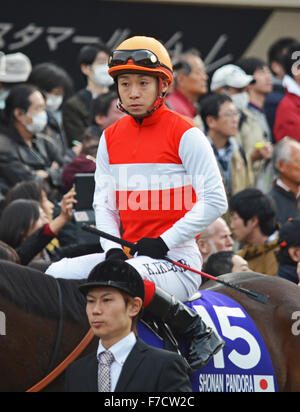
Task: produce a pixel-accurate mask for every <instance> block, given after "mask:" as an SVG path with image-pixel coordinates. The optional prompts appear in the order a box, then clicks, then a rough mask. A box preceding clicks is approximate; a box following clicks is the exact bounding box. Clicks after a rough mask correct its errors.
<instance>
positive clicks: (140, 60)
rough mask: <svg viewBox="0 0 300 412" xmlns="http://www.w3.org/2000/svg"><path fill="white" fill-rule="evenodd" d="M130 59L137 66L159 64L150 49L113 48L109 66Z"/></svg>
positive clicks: (156, 65) (152, 66)
mask: <svg viewBox="0 0 300 412" xmlns="http://www.w3.org/2000/svg"><path fill="white" fill-rule="evenodd" d="M130 59H131V60H132V61H133V62H134V63H135V64H136V65H137V66H141V67H148V68H155V67H159V66H164V67H166V66H165V65H163V64H161V63H160V61H159V59H158V57H157V56H156V54H155V53H153V52H152V51H150V50H142V49H139V50H115V51H114V52H113V53H112V55H111V56H110V59H109V63H108V65H109V67H110V68H111V67H115V66H122V65H125V64H127V62H128V60H130Z"/></svg>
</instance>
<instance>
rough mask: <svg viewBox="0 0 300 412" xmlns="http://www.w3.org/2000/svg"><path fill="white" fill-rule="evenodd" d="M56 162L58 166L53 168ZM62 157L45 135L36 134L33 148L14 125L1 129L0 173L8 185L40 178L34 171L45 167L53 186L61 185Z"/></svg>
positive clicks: (11, 185)
mask: <svg viewBox="0 0 300 412" xmlns="http://www.w3.org/2000/svg"><path fill="white" fill-rule="evenodd" d="M53 162H56V163H58V165H59V166H60V168H59V169H55V170H54V169H51V165H52V163H53ZM62 166H63V158H62V156H61V154H60V152H59V150H58V149H57V148H56V146H55V144H54V143H53V142H52V141H51V138H48V137H47V136H46V135H38V137H33V139H32V148H30V147H29V146H28V145H27V144H26V143H25V142H24V140H23V139H22V137H21V136H20V135H19V133H18V131H17V130H16V129H14V128H10V129H2V130H0V176H1V177H2V179H4V181H5V183H6V184H7V186H8V187H13V186H14V185H15V184H16V183H19V182H22V181H24V180H37V179H38V178H37V176H36V174H35V171H37V170H44V171H46V172H47V173H48V175H49V183H51V185H52V186H57V187H58V186H61V175H62Z"/></svg>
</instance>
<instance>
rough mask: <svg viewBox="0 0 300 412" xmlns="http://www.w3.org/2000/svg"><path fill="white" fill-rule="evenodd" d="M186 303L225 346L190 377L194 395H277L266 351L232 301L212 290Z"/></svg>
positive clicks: (239, 309)
mask: <svg viewBox="0 0 300 412" xmlns="http://www.w3.org/2000/svg"><path fill="white" fill-rule="evenodd" d="M201 293H202V298H201V299H198V300H195V301H193V302H190V303H188V304H187V305H188V306H190V307H192V308H193V309H194V310H195V311H196V312H197V313H199V315H200V316H201V317H202V319H203V320H204V322H206V324H208V325H209V326H211V327H213V328H214V330H216V331H217V332H218V333H219V335H220V336H222V337H223V339H224V340H225V341H226V345H225V347H224V348H223V349H222V350H221V351H220V352H219V353H218V354H217V355H216V356H214V358H213V359H212V360H211V361H210V362H209V363H208V364H207V365H206V366H205V367H203V368H201V369H199V370H198V371H197V372H196V373H194V374H193V376H192V378H191V381H192V387H193V391H195V392H278V384H277V380H276V376H275V372H274V367H273V364H272V361H271V358H270V355H269V352H268V349H267V347H266V345H265V343H264V341H263V339H262V337H261V335H260V333H259V331H258V329H257V327H256V325H255V324H254V322H253V321H252V319H251V318H250V317H249V315H248V314H247V313H246V312H245V310H244V309H243V308H242V307H241V306H240V305H239V304H238V303H237V302H235V301H233V300H232V299H230V298H228V297H227V296H224V295H222V294H219V293H216V292H212V291H206V290H203V291H201Z"/></svg>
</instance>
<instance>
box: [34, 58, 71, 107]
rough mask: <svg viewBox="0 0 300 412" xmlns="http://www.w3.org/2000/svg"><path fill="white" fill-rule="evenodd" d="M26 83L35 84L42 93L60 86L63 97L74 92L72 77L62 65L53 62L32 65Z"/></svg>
mask: <svg viewBox="0 0 300 412" xmlns="http://www.w3.org/2000/svg"><path fill="white" fill-rule="evenodd" d="M28 83H31V84H34V85H35V86H37V87H38V88H39V89H40V90H41V92H42V93H43V94H45V92H46V93H49V92H51V91H52V90H53V89H55V88H56V87H62V88H63V89H64V94H65V96H64V97H65V99H66V98H68V97H69V96H71V95H72V94H73V92H74V84H73V80H72V78H71V77H70V76H69V74H68V73H67V72H66V71H65V70H64V69H63V68H62V67H60V66H57V65H56V64H53V63H41V64H38V65H37V66H34V68H33V69H32V72H31V74H30V76H29V79H28Z"/></svg>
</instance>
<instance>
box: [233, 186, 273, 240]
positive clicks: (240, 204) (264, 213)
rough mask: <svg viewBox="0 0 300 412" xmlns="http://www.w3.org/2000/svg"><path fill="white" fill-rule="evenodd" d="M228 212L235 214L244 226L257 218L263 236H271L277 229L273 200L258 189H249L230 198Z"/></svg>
mask: <svg viewBox="0 0 300 412" xmlns="http://www.w3.org/2000/svg"><path fill="white" fill-rule="evenodd" d="M230 211H231V213H232V212H236V213H237V214H238V215H239V217H240V218H241V219H243V221H244V224H245V225H247V222H248V221H249V220H250V219H252V218H253V217H257V218H258V221H259V227H260V230H261V231H262V233H263V234H264V235H265V236H270V235H272V234H273V233H274V232H275V230H276V229H277V227H278V224H277V217H276V215H277V212H276V206H275V202H274V200H273V199H272V198H271V196H269V195H266V194H264V193H263V192H261V191H260V190H258V189H254V188H249V189H245V190H242V191H241V192H239V193H237V194H235V195H234V196H232V198H231V200H230Z"/></svg>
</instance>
